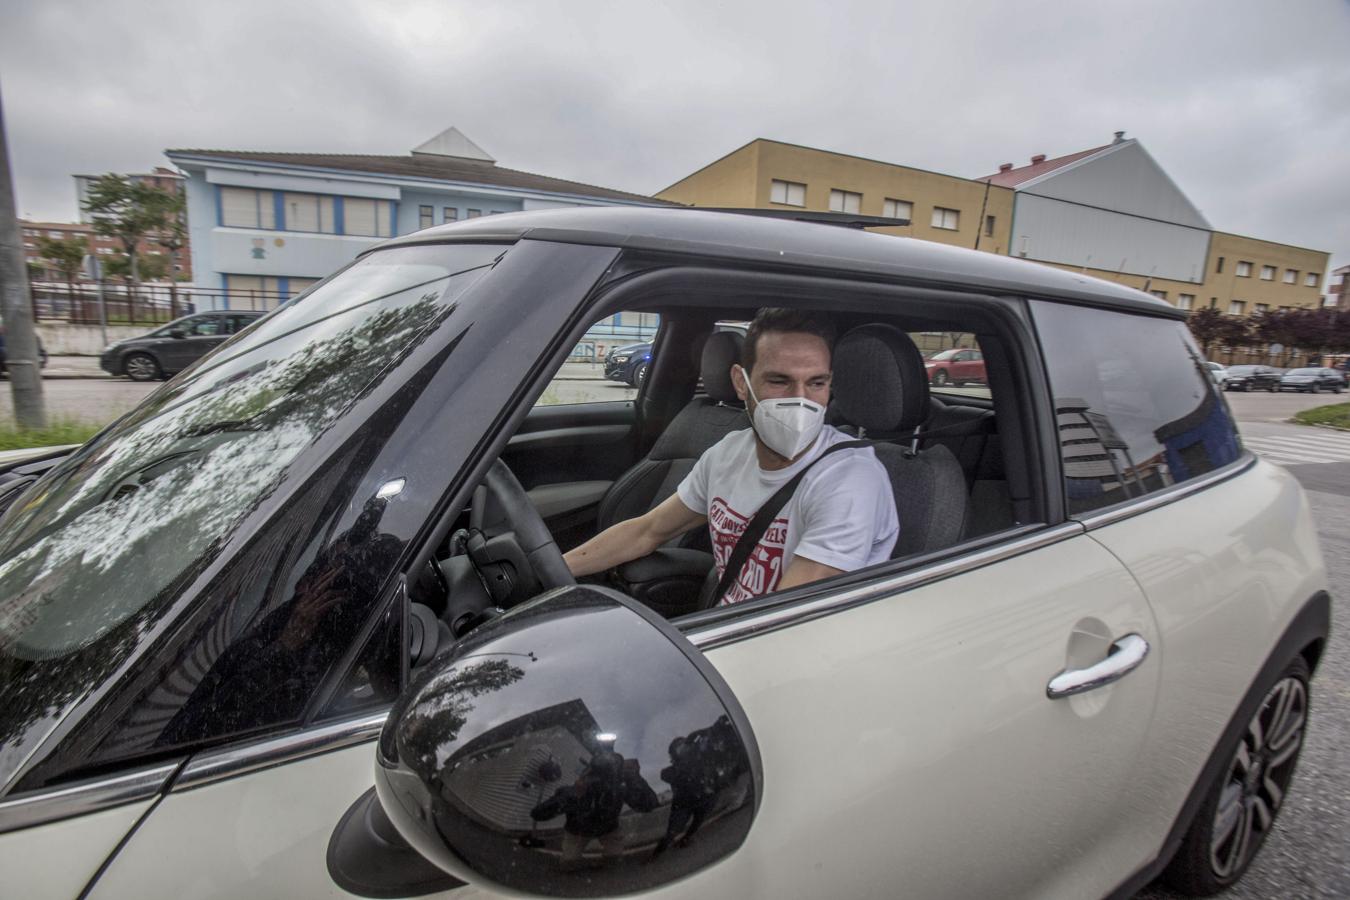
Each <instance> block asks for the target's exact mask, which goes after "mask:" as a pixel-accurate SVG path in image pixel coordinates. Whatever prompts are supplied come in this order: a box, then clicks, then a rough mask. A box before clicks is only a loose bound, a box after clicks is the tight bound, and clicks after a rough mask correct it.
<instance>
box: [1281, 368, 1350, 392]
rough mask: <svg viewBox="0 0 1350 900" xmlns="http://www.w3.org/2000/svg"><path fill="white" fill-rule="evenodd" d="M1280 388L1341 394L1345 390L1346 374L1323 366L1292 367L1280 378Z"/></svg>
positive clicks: (1283, 389)
mask: <svg viewBox="0 0 1350 900" xmlns="http://www.w3.org/2000/svg"><path fill="white" fill-rule="evenodd" d="M1280 390H1282V391H1303V392H1306V393H1309V394H1316V393H1317V392H1319V391H1331V392H1332V393H1333V394H1339V393H1340V392H1341V391H1343V390H1345V375H1344V373H1342V372H1337V371H1336V370H1335V369H1328V368H1325V367H1322V366H1312V367H1309V368H1303V369H1290V370H1289V371H1288V372H1285V373H1284V375H1283V376H1282V377H1281V378H1280Z"/></svg>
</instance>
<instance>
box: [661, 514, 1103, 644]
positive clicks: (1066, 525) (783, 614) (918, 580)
mask: <svg viewBox="0 0 1350 900" xmlns="http://www.w3.org/2000/svg"><path fill="white" fill-rule="evenodd" d="M1082 534H1084V529H1083V525H1082V523H1080V522H1075V521H1068V522H1062V523H1060V524H1059V525H1052V526H1049V527H1046V528H1044V529H1042V530H1040V531H1037V532H1035V533H1033V534H1029V535H1026V536H1023V537H1020V538H1015V539H1013V540H1010V541H1007V542H1005V543H1002V544H996V545H994V546H992V547H985V548H981V549H979V550H975V551H973V552H968V553H964V554H960V555H957V556H952V557H949V558H948V559H944V560H940V561H938V562H935V563H933V564H931V565H926V566H923V567H921V568H918V569H914V570H911V571H907V572H902V573H900V574H898V575H894V576H891V577H888V578H882V579H881V580H879V581H872V582H869V583H867V584H862V585H858V586H856V587H850V588H846V589H844V590H841V591H838V592H833V591H831V592H828V593H826V594H825V595H824V596H820V597H815V598H812V599H807V600H804V601H801V602H796V603H791V604H788V605H784V606H779V607H773V608H769V609H765V610H763V611H761V612H757V613H749V614H747V615H746V616H745V617H744V618H740V619H736V620H735V621H732V622H726V623H721V624H714V625H708V626H705V627H694V628H692V629H690V630H689V631H688V632H686V633H685V637H687V638H688V639H689V640H690V642H691V643H693V645H694V646H695V647H697V648H699V649H700V650H703V651H707V650H711V649H713V648H715V647H721V646H724V645H726V644H731V643H735V642H737V641H741V640H744V639H746V638H748V637H753V636H755V635H759V634H764V633H766V632H769V631H777V630H778V629H780V628H788V627H790V626H792V625H799V624H801V623H803V622H808V621H811V620H812V619H818V618H820V617H822V616H827V615H831V614H833V613H837V612H841V611H843V610H845V609H852V608H853V607H855V606H861V605H863V604H866V603H871V602H873V601H875V600H880V599H882V598H884V597H889V596H893V595H895V594H899V593H903V592H904V591H908V590H912V589H913V588H917V587H922V586H923V585H926V584H931V583H932V582H935V581H940V580H942V579H944V578H951V577H952V576H954V575H960V574H963V573H965V572H970V571H973V570H975V569H980V568H983V567H984V566H988V565H992V564H994V563H996V562H1002V561H1003V560H1005V559H1011V558H1012V557H1014V556H1020V555H1022V554H1023V553H1029V552H1031V551H1032V550H1037V549H1040V548H1041V547H1046V546H1049V545H1051V544H1057V543H1059V542H1060V541H1065V540H1068V539H1070V538H1074V537H1078V536H1080V535H1082Z"/></svg>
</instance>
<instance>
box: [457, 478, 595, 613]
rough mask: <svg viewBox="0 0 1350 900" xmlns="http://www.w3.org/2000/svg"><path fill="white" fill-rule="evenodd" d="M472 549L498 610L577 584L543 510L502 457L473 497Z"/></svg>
mask: <svg viewBox="0 0 1350 900" xmlns="http://www.w3.org/2000/svg"><path fill="white" fill-rule="evenodd" d="M469 535H470V536H469V539H468V542H467V544H466V550H467V553H468V556H469V559H470V561H471V562H472V563H473V567H474V569H475V570H477V572H478V575H479V577H480V578H482V580H483V584H484V586H486V587H487V589H488V593H489V594H491V595H492V599H493V601H494V603H495V605H497V606H501V607H510V606H514V605H515V604H516V603H519V602H521V601H522V600H527V599H529V598H530V597H533V596H534V595H535V594H538V593H540V592H541V591H542V590H545V589H548V588H555V587H565V586H567V585H573V584H576V583H577V580H576V579H575V578H574V577H572V573H571V571H570V570H569V569H568V568H567V563H565V562H564V561H563V556H562V551H560V550H559V549H558V545H557V543H555V542H554V540H553V535H552V534H550V533H549V530H548V526H546V525H545V524H544V520H543V518H542V517H541V516H540V515H539V510H537V509H536V508H535V505H534V504H533V503H532V502H531V501H530V497H529V495H528V494H526V493H525V488H523V487H521V484H520V481H519V480H518V479H517V478H516V476H515V475H514V474H513V473H512V472H511V470H510V469H509V468H507V465H506V463H504V462H502V461H501V460H500V459H498V460H497V461H496V462H494V463H493V464H492V467H491V468H490V469H488V472H487V476H486V477H485V478H484V479H483V483H482V484H480V485H479V486H478V487H477V489H475V490H474V493H473V505H472V509H471V510H470V513H469Z"/></svg>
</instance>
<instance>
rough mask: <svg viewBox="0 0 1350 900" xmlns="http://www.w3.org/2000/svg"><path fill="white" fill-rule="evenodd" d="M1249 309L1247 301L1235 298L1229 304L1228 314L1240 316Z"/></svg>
mask: <svg viewBox="0 0 1350 900" xmlns="http://www.w3.org/2000/svg"><path fill="white" fill-rule="evenodd" d="M1246 310H1247V301H1245V300H1233V301H1230V302H1229V304H1228V314H1229V315H1230V316H1240V315H1242V314H1243V313H1244V312H1246Z"/></svg>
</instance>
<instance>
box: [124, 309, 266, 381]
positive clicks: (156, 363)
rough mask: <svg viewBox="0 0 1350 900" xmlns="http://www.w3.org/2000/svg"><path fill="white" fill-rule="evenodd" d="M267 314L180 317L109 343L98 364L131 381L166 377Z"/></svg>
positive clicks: (225, 312) (248, 312) (232, 312)
mask: <svg viewBox="0 0 1350 900" xmlns="http://www.w3.org/2000/svg"><path fill="white" fill-rule="evenodd" d="M266 314H267V313H265V312H262V311H254V310H245V309H240V310H221V311H216V312H203V313H195V314H193V315H190V316H183V317H182V318H178V319H174V320H173V321H172V322H170V323H169V324H167V325H165V326H163V327H161V328H156V329H155V330H154V331H152V332H150V333H149V334H146V335H142V336H141V337H137V338H129V339H128V340H124V341H115V342H114V343H111V344H109V345H108V346H107V347H104V348H103V353H102V355H101V356H100V357H99V365H100V366H101V367H102V368H103V371H105V372H107V373H108V374H109V375H125V376H127V377H128V378H130V379H131V380H132V381H154V380H155V379H157V378H168V377H169V376H170V375H174V374H176V373H178V372H181V371H182V370H183V369H186V368H187V367H188V366H190V365H192V364H193V363H194V362H196V361H197V360H199V359H201V358H202V357H203V356H205V355H206V354H208V353H210V352H211V351H212V350H214V349H215V348H216V347H217V346H218V345H220V344H221V343H223V342H224V341H225V340H226V339H227V338H229V337H230V336H231V335H233V334H236V333H238V332H240V331H243V330H244V329H245V328H247V327H248V326H249V325H251V324H253V323H254V322H256V321H257V320H258V319H261V318H262V317H263V316H265V315H266Z"/></svg>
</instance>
